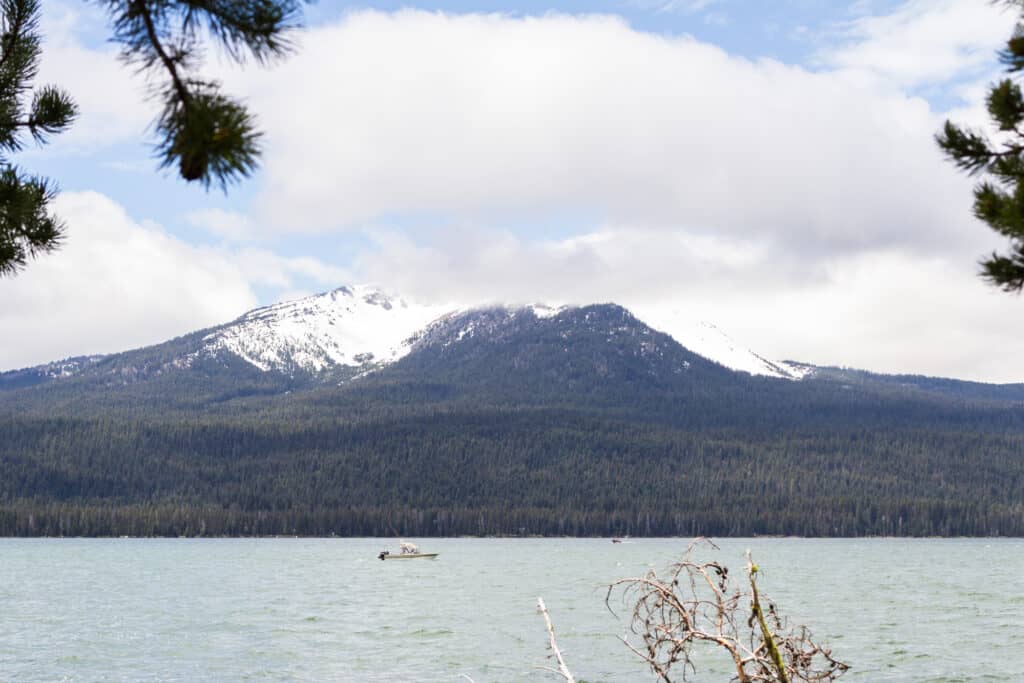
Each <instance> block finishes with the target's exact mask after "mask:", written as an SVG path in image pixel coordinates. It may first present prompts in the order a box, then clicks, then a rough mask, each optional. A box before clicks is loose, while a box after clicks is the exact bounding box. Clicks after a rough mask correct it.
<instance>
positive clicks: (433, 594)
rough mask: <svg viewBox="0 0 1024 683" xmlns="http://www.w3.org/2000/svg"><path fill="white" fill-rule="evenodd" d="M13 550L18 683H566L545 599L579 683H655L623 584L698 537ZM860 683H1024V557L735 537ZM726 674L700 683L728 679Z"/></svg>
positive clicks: (790, 609)
mask: <svg viewBox="0 0 1024 683" xmlns="http://www.w3.org/2000/svg"><path fill="white" fill-rule="evenodd" d="M421 545H422V546H423V547H424V549H426V550H431V551H436V552H440V553H441V556H440V558H439V559H437V560H435V561H432V562H431V561H411V562H380V561H379V560H377V559H376V555H377V553H378V552H379V551H380V550H382V549H384V548H389V547H390V548H391V549H392V550H395V549H396V546H397V543H396V542H395V541H394V540H393V539H210V540H146V539H96V540H90V539H0V680H2V681H47V682H50V681H450V682H453V683H454V682H463V681H465V680H466V678H465V676H468V677H470V678H472V679H473V680H474V681H476V683H485V682H496V681H527V680H529V681H556V680H558V679H557V678H556V677H554V676H553V675H551V674H548V673H545V672H544V671H542V670H541V669H539V668H538V667H541V666H545V665H550V664H551V662H550V661H549V660H548V659H546V655H547V649H546V643H547V634H546V631H545V627H544V622H543V619H542V618H541V617H540V616H539V615H538V614H537V611H536V600H537V597H538V596H543V597H544V600H545V602H546V603H547V606H548V609H549V611H550V613H551V616H552V619H553V621H554V624H555V629H556V632H557V633H558V640H559V645H560V646H561V647H562V649H563V650H564V654H565V657H566V660H567V662H568V664H569V666H570V668H571V669H572V670H573V672H574V673H575V674H576V676H577V677H578V678H583V679H586V680H587V681H591V682H596V681H608V682H611V681H649V680H653V679H652V677H651V676H650V675H649V673H647V671H646V670H645V668H644V667H643V665H642V664H641V663H639V662H638V660H636V658H635V657H634V655H632V654H631V653H630V652H629V651H628V650H627V649H626V647H625V646H624V645H623V644H622V643H621V641H619V640H618V636H620V635H621V634H623V632H624V622H623V621H622V620H621V619H620V618H617V617H615V616H614V615H612V614H610V613H609V612H608V610H607V609H605V606H604V587H605V586H606V584H608V583H609V582H611V581H613V580H615V579H617V578H620V577H623V576H629V575H636V574H640V573H643V572H644V571H646V570H648V569H650V568H657V569H662V568H664V567H666V566H667V565H668V564H669V563H671V562H672V561H673V560H674V559H676V558H678V557H679V556H680V554H681V552H682V551H683V549H684V548H685V546H686V541H685V540H679V539H651V540H646V539H644V540H633V541H630V542H627V543H623V544H612V543H610V542H609V541H607V540H600V539H428V540H424V541H421ZM719 545H720V546H721V552H720V553H719V554H718V555H717V557H718V558H719V559H721V560H724V561H726V563H727V564H730V565H731V566H733V567H734V568H735V569H739V568H741V567H742V564H743V552H744V550H745V549H747V548H751V549H752V550H753V552H754V558H755V560H756V561H757V562H758V563H759V564H760V566H761V567H762V569H763V570H764V573H765V575H764V578H763V581H762V588H763V590H764V591H765V592H766V593H767V594H768V595H769V596H770V597H771V598H772V599H773V600H774V601H776V603H777V604H778V605H779V607H780V609H781V611H782V612H783V614H786V615H788V616H789V617H791V619H792V620H793V621H795V622H803V623H806V624H808V625H810V626H811V628H812V630H813V631H814V632H815V634H816V635H818V636H822V637H824V639H826V640H828V641H829V642H830V644H831V645H832V646H833V649H834V653H835V654H836V655H837V656H838V657H839V658H840V659H843V660H845V661H847V662H849V663H851V664H852V665H853V667H854V668H853V670H852V671H851V672H850V673H849V674H848V675H847V676H846V677H844V679H843V680H849V681H864V682H867V681H871V682H874V681H900V682H904V681H915V682H918V681H919V682H924V681H931V682H938V681H1021V680H1024V589H1022V581H1021V573H1022V570H1024V540H992V539H951V540H940V539H927V540H907V539H865V540H850V539H788V538H787V539H731V540H723V541H721V542H720V543H719ZM723 664H724V663H723V662H722V661H721V660H720V658H710V659H706V660H705V661H703V662H702V663H701V669H700V671H699V672H698V675H697V677H696V680H698V681H725V680H728V678H729V676H728V674H727V673H725V672H726V671H727V669H725V668H722V667H723Z"/></svg>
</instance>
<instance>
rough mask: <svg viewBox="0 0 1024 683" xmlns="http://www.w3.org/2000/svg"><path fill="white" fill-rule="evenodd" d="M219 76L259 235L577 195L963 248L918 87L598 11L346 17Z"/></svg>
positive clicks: (614, 210)
mask: <svg viewBox="0 0 1024 683" xmlns="http://www.w3.org/2000/svg"><path fill="white" fill-rule="evenodd" d="M231 80H232V83H231V87H233V88H235V89H237V90H239V91H242V92H247V93H248V94H249V95H250V98H251V102H252V104H253V106H254V108H255V109H256V110H257V111H258V112H259V113H260V115H261V117H262V121H263V123H264V124H265V127H266V130H267V137H266V140H267V154H266V159H265V172H264V175H263V185H262V195H261V198H260V200H259V201H258V202H257V206H258V215H259V216H260V217H261V220H263V221H266V222H268V223H270V224H271V225H272V226H273V227H274V228H276V229H278V230H283V231H289V230H296V231H317V230H319V231H324V230H331V229H341V228H346V227H349V228H350V227H352V226H358V225H361V224H364V223H365V222H367V221H371V220H374V219H377V218H379V217H382V216H384V217H387V216H395V215H398V216H402V215H407V214H412V215H423V214H434V215H440V216H443V217H453V218H456V219H457V220H464V219H470V220H475V221H477V222H487V221H489V220H494V219H495V218H496V217H501V218H502V219H507V218H508V217H509V216H512V217H515V216H520V217H528V216H532V215H537V214H538V213H541V214H543V213H544V212H555V211H561V212H566V211H568V212H573V211H581V212H586V213H587V214H588V215H596V216H597V217H598V220H599V221H602V222H604V221H607V222H610V223H613V224H635V225H644V226H663V227H670V228H673V229H675V228H678V227H681V226H682V227H687V228H689V229H691V230H700V231H704V232H707V233H713V234H717V235H721V236H729V237H733V238H737V239H749V238H756V239H769V240H772V241H774V242H776V243H778V244H780V245H785V247H786V248H788V249H800V250H810V251H818V252H821V251H831V250H860V249H875V248H879V247H881V246H909V245H913V246H914V247H916V248H920V249H923V250H934V249H937V248H940V249H947V250H948V249H963V248H965V244H966V245H967V248H975V247H976V246H977V240H976V233H977V231H976V230H975V228H973V227H972V226H970V225H969V221H968V220H966V219H967V217H968V216H969V186H970V183H969V181H968V180H966V179H964V178H962V177H960V176H958V175H957V174H956V173H955V171H954V170H953V169H952V168H951V167H950V166H949V165H948V164H946V163H944V162H943V161H942V159H941V156H940V154H939V152H938V151H937V149H936V147H935V144H934V141H933V139H932V135H933V133H934V132H935V131H936V130H937V129H938V127H939V126H940V124H941V118H940V117H939V116H937V115H936V114H935V113H934V112H932V111H931V110H930V108H929V106H928V104H927V103H926V102H925V101H924V100H922V99H919V98H914V97H908V96H905V95H902V94H899V93H893V92H892V91H891V90H889V89H876V88H872V87H870V86H869V85H866V84H857V83H855V82H851V81H849V80H844V79H842V78H837V77H835V75H833V74H829V73H812V72H808V71H806V70H804V69H801V68H799V67H792V66H786V65H783V64H780V63H777V62H773V61H757V62H751V61H748V60H745V59H741V58H737V57H733V56H730V55H728V54H726V53H725V52H723V51H722V50H720V49H718V48H716V47H713V46H710V45H706V44H702V43H699V42H697V41H695V40H692V39H689V38H665V37H661V36H657V35H653V34H647V33H642V32H638V31H636V30H633V29H631V28H630V27H629V26H627V25H626V24H625V23H624V22H622V21H621V20H618V19H615V18H609V17H569V16H562V15H545V16H543V17H526V18H513V17H508V16H503V15H461V16H454V15H446V14H440V13H428V12H421V11H413V10H406V11H401V12H396V13H393V14H383V13H379V12H358V13H353V14H350V15H347V16H346V18H344V19H343V20H341V21H340V22H339V23H336V24H334V25H330V26H326V27H321V28H316V29H313V30H311V31H309V32H308V34H306V35H305V36H304V40H303V46H302V49H301V51H300V53H299V54H298V55H297V56H296V57H294V58H292V59H291V60H289V61H288V62H287V63H286V64H285V65H283V66H282V67H280V68H277V69H275V70H273V71H270V72H262V71H259V70H256V69H249V70H246V71H245V72H244V73H242V74H235V75H233V76H232V78H231ZM923 196H926V197H928V198H929V199H928V201H922V200H921V198H922V197H923Z"/></svg>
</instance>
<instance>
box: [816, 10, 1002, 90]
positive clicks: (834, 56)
mask: <svg viewBox="0 0 1024 683" xmlns="http://www.w3.org/2000/svg"><path fill="white" fill-rule="evenodd" d="M1014 12H1015V10H1014V9H1013V8H1011V7H1010V6H1009V3H998V2H978V0H910V1H909V2H906V3H904V4H903V5H901V6H900V7H899V8H897V9H896V10H895V11H893V12H891V13H889V14H884V15H871V14H868V15H864V16H860V17H858V18H856V19H854V20H853V21H851V22H849V23H847V24H845V25H844V26H842V27H841V30H840V35H839V38H840V39H841V41H842V44H841V45H840V46H838V47H830V48H828V49H826V50H824V51H823V52H822V53H821V54H820V55H819V57H820V59H821V61H822V62H823V63H824V64H826V65H828V66H829V67H831V68H833V69H841V70H848V71H852V72H856V73H860V74H862V75H865V76H868V77H870V78H875V79H878V80H880V81H883V82H886V83H889V84H894V85H898V86H900V87H904V88H913V87H919V86H922V85H927V84H935V83H947V82H949V81H953V80H956V79H959V78H963V77H988V75H989V74H990V73H991V72H992V71H993V67H994V65H995V63H996V60H995V52H996V50H997V49H999V48H1001V47H1003V45H1004V43H1005V42H1006V40H1007V38H1009V36H1010V33H1011V32H1012V30H1013V24H1014V19H1015V15H1014Z"/></svg>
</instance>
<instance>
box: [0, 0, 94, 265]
mask: <svg viewBox="0 0 1024 683" xmlns="http://www.w3.org/2000/svg"><path fill="white" fill-rule="evenodd" d="M0 13H2V16H0V275H8V274H11V273H13V272H15V271H17V270H18V269H20V268H21V267H22V266H24V265H25V263H26V261H27V260H28V259H29V258H31V257H33V256H36V255H37V254H39V253H42V252H47V251H51V250H53V249H54V248H56V247H57V245H58V244H59V243H60V239H61V235H62V234H63V226H62V224H61V222H60V220H59V219H58V218H57V217H55V216H54V215H53V214H51V213H50V212H49V210H48V209H47V205H48V203H49V202H50V200H51V199H52V198H53V195H54V186H53V183H52V182H51V181H50V180H48V179H47V178H42V177H39V176H34V175H30V174H26V173H24V172H22V171H21V170H20V169H19V168H18V167H17V166H15V165H14V164H13V163H11V161H10V155H11V154H13V153H14V152H17V151H18V150H20V149H21V148H22V147H23V146H24V144H25V134H26V133H27V134H28V135H29V136H30V137H31V138H32V139H34V140H35V141H36V142H37V143H40V144H42V143H44V142H46V140H47V139H48V138H49V136H50V135H53V134H55V133H59V132H61V131H63V130H65V129H67V128H68V126H70V125H71V122H72V121H74V119H75V115H76V114H77V111H78V110H77V108H76V106H75V103H74V102H73V101H72V100H71V98H70V97H69V96H68V95H67V93H65V92H64V91H62V90H60V89H58V88H56V87H54V86H52V85H47V86H43V87H41V88H39V89H37V90H35V91H33V90H32V81H33V80H34V79H35V77H36V73H37V72H38V70H39V57H40V54H41V45H40V38H39V30H38V23H39V2H38V0H2V1H0Z"/></svg>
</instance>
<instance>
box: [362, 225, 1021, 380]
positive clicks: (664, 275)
mask: <svg viewBox="0 0 1024 683" xmlns="http://www.w3.org/2000/svg"><path fill="white" fill-rule="evenodd" d="M376 237H377V240H378V248H377V250H376V251H374V252H372V253H366V254H364V255H363V256H362V257H361V259H360V261H359V263H358V264H357V266H356V270H357V274H358V275H359V277H361V278H363V279H368V280H373V281H378V282H386V283H389V284H390V285H392V286H394V287H395V288H396V289H398V290H399V291H401V292H406V293H415V294H416V295H417V296H419V297H423V298H425V299H427V300H428V301H431V302H442V301H446V300H463V301H466V300H469V301H517V302H531V301H546V302H550V303H593V302H603V301H614V302H616V303H620V304H623V305H625V306H627V307H629V308H630V309H631V310H633V311H634V313H636V314H637V315H638V316H639V317H640V318H642V319H643V320H645V321H647V322H648V323H649V324H651V325H653V326H654V327H657V328H659V329H664V330H668V329H670V327H671V325H670V322H671V321H673V320H678V319H683V320H690V321H699V320H706V321H709V322H712V323H715V324H716V325H718V326H719V327H720V328H721V329H722V330H724V331H725V332H727V333H728V334H729V335H730V336H732V337H733V338H734V339H735V340H736V341H738V342H740V343H741V344H744V345H746V346H748V347H749V348H751V349H752V350H753V351H754V352H756V353H759V354H761V355H762V356H765V357H767V358H771V359H776V360H783V359H793V360H800V361H805V362H811V363H817V364H822V365H847V366H852V367H861V368H867V369H871V370H875V371H880V372H891V373H901V372H913V373H921V374H929V375H940V376H954V377H962V378H969V379H975V380H982V381H994V382H1000V381H1001V382H1016V381H1022V380H1024V364H1022V362H1021V360H1020V357H1019V356H1020V354H1019V348H1020V344H1019V340H1020V339H1021V338H1024V316H1021V315H1020V306H1021V305H1022V303H1021V300H1020V299H1019V298H1018V297H1008V296H1006V295H1005V294H1002V293H1000V292H997V291H995V290H993V289H992V288H990V287H987V286H986V285H984V284H983V283H982V282H981V281H980V280H979V279H978V278H977V276H976V270H975V269H976V266H975V264H974V263H973V261H972V260H971V259H970V258H964V256H963V255H962V254H961V255H958V256H951V257H947V256H931V257H922V255H921V254H919V253H917V252H915V251H913V250H903V249H886V250H880V251H874V252H866V253H860V254H854V255H849V256H843V255H840V256H838V257H833V258H828V259H823V260H822V261H820V262H818V263H816V264H814V266H813V267H812V268H808V267H807V264H804V263H802V262H801V261H800V258H799V256H796V255H793V254H787V253H785V252H780V251H778V250H775V249H773V248H772V247H771V246H770V245H767V244H764V243H761V244H758V243H756V242H743V243H736V242H733V241H731V240H729V239H723V238H716V237H708V236H700V237H694V236H692V235H688V234H686V233H685V232H682V231H678V232H677V231H668V232H667V231H649V230H648V231H644V230H637V229H626V228H620V229H607V230H604V231H601V232H597V233H592V234H589V235H584V236H577V237H574V238H571V239H566V240H558V241H549V242H544V243H531V242H527V241H523V240H521V239H519V238H517V237H515V236H514V235H512V234H510V233H507V232H495V233H488V232H485V231H470V230H466V231H462V230H451V231H445V232H443V233H441V234H439V235H436V236H434V238H433V239H432V241H431V242H429V243H425V244H422V243H421V244H415V243H413V242H412V241H411V240H409V239H408V238H406V237H404V236H401V235H399V234H396V233H385V234H380V233H378V234H377V236H376Z"/></svg>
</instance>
